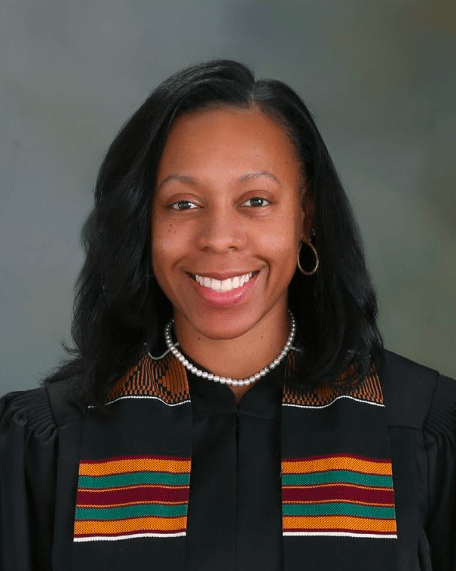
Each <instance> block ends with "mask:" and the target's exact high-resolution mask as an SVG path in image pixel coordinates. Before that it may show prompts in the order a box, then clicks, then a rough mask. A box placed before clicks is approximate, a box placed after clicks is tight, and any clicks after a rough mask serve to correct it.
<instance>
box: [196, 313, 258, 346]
mask: <svg viewBox="0 0 456 571" xmlns="http://www.w3.org/2000/svg"><path fill="white" fill-rule="evenodd" d="M255 323H256V320H250V319H249V320H247V319H245V320H242V321H241V320H240V319H239V317H237V318H230V317H228V316H227V317H226V319H224V318H223V317H220V316H218V317H217V318H212V319H211V318H210V319H207V320H204V321H199V323H197V322H195V323H194V327H195V329H196V330H197V331H199V332H200V333H201V334H203V335H204V336H205V337H207V338H209V339H217V340H220V341H221V340H226V341H228V340H230V339H237V338H238V337H241V336H242V335H244V334H245V333H247V331H249V330H250V329H251V328H252V327H253V326H254V325H255Z"/></svg>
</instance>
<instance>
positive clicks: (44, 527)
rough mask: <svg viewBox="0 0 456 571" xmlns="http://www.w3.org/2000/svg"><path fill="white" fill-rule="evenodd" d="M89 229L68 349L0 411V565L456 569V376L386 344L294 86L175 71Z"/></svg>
mask: <svg viewBox="0 0 456 571" xmlns="http://www.w3.org/2000/svg"><path fill="white" fill-rule="evenodd" d="M83 237H84V244H85V247H86V251H87V259H86V262H85V265H84V268H83V270H82V273H81V276H80V279H79V284H78V294H77V298H76V310H75V318H74V323H73V338H74V342H75V349H74V351H73V352H74V358H73V360H71V361H69V362H68V363H67V364H66V365H64V366H63V367H62V368H61V369H60V370H59V371H58V372H57V373H56V374H55V375H54V376H53V377H50V378H49V379H48V380H47V381H46V383H45V385H44V388H40V389H36V390H32V391H26V392H24V393H13V394H10V395H7V396H6V397H5V398H4V399H3V401H2V405H1V406H2V412H3V417H2V424H1V452H2V464H1V470H2V472H1V494H2V495H1V502H2V503H1V508H2V515H1V517H2V520H1V522H2V557H3V564H4V567H5V569H21V570H29V569H55V570H63V569H75V570H79V569H84V570H86V571H89V570H91V569H97V570H101V569H109V570H113V569H128V568H130V567H133V568H135V569H141V568H152V569H166V570H179V571H180V570H192V571H193V570H217V571H218V570H220V571H223V570H246V569H249V570H271V571H272V570H285V571H291V570H297V569H304V568H305V569H309V570H311V569H318V570H329V569H338V570H344V569H349V570H350V571H353V570H357V569H359V570H365V569H371V570H374V569H381V570H385V569H388V570H393V569H398V570H401V571H409V570H410V571H411V570H416V569H422V570H431V569H438V570H442V569H448V570H449V569H451V568H452V565H453V562H454V546H453V533H454V520H453V518H452V514H453V511H452V510H453V509H454V456H453V457H452V456H451V455H452V454H454V385H453V383H452V381H451V380H449V379H447V378H445V377H441V376H439V375H438V373H436V372H435V371H431V370H428V369H426V368H424V367H421V366H419V365H416V364H414V363H412V362H410V361H407V360H406V359H403V358H401V357H399V356H397V355H394V354H392V353H389V352H387V351H384V350H383V348H382V342H381V337H380V334H379V332H378V328H377V323H376V301H375V295H374V292H373V289H372V286H371V283H370V280H369V277H368V273H367V271H366V267H365V262H364V258H363V253H362V249H361V245H360V240H359V237H358V234H357V230H356V225H355V223H354V220H353V218H352V214H351V211H350V207H349V204H348V201H347V198H346V196H345V193H344V191H343V189H342V187H341V184H340V182H339V180H338V177H337V174H336V172H335V169H334V166H333V164H332V162H331V159H330V157H329V155H328V151H327V149H326V147H325V145H324V143H323V141H322V139H321V136H320V134H319V132H318V130H317V127H316V126H315V124H314V122H313V120H312V118H311V115H310V113H309V111H308V110H307V109H306V107H305V106H304V104H303V103H302V101H301V100H300V99H299V98H298V96H297V95H296V94H295V93H294V92H293V91H292V90H291V89H290V88H288V87H287V86H285V85H283V84H282V83H280V82H277V81H255V79H254V77H253V75H252V73H251V72H250V70H248V69H247V68H246V67H244V66H243V65H241V64H238V63H236V62H232V61H213V62H208V63H205V64H202V65H200V66H196V67H192V68H189V69H187V70H184V71H182V72H180V73H178V74H176V75H174V76H173V77H171V78H169V79H168V80H167V81H165V82H164V83H163V84H162V85H160V86H159V87H158V88H157V89H156V90H155V91H154V92H153V93H152V94H151V96H150V97H149V98H148V99H147V101H146V102H145V103H144V104H143V105H142V107H141V108H140V109H139V110H138V111H137V112H136V113H135V114H134V116H133V117H132V118H131V119H130V121H129V122H128V123H127V124H126V125H125V127H124V128H123V129H122V130H121V132H120V133H119V135H118V136H117V138H116V139H115V141H114V142H113V144H112V145H111V147H110V149H109V151H108V153H107V155H106V158H105V160H104V162H103V165H102V167H101V170H100V174H99V178H98V181H97V187H96V193H95V207H94V210H93V212H92V214H91V216H90V218H89V220H88V221H87V223H86V226H85V228H84V232H83ZM452 446H453V448H452Z"/></svg>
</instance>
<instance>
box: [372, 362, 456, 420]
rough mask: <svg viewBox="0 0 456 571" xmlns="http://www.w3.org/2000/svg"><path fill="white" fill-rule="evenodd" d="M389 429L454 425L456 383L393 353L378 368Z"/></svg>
mask: <svg viewBox="0 0 456 571" xmlns="http://www.w3.org/2000/svg"><path fill="white" fill-rule="evenodd" d="M379 377H380V381H381V385H382V389H383V394H384V400H385V407H386V414H387V418H388V424H389V425H390V426H403V427H408V428H416V429H419V430H423V429H424V428H426V427H428V426H430V427H431V428H436V429H438V428H439V426H440V425H441V428H442V429H448V428H451V425H452V424H454V414H455V406H456V404H455V402H456V382H455V381H454V380H453V379H450V378H448V377H445V376H443V375H440V374H439V372H438V371H435V370H433V369H430V368H428V367H425V366H423V365H419V364H418V363H415V362H414V361H411V360H409V359H406V358H405V357H401V356H400V355H397V354H395V353H392V352H390V351H385V352H384V359H383V363H382V364H381V365H380V367H379Z"/></svg>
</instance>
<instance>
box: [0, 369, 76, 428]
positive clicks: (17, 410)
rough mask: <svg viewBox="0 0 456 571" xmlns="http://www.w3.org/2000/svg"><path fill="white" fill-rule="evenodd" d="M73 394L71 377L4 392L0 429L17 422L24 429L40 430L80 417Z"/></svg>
mask: <svg viewBox="0 0 456 571" xmlns="http://www.w3.org/2000/svg"><path fill="white" fill-rule="evenodd" d="M75 394H76V390H75V380H74V379H65V380H62V381H58V382H55V383H50V384H46V385H45V386H43V387H39V388H36V389H30V390H26V391H16V392H11V393H8V394H7V395H5V396H4V397H2V398H1V399H0V431H1V432H4V431H6V430H7V429H8V427H11V425H18V426H20V427H22V429H23V430H25V431H26V432H27V433H30V432H33V433H43V432H49V431H52V430H54V429H57V428H58V427H60V426H62V425H65V424H68V423H70V422H74V421H77V420H80V419H81V418H82V414H83V413H82V410H81V409H80V408H79V406H78V405H77V399H76V398H75Z"/></svg>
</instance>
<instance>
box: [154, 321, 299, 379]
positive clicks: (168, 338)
mask: <svg viewBox="0 0 456 571" xmlns="http://www.w3.org/2000/svg"><path fill="white" fill-rule="evenodd" d="M288 313H289V314H290V319H291V327H290V333H289V335H288V339H287V342H286V344H285V346H284V347H283V349H282V351H281V352H280V353H279V355H278V356H277V357H276V358H275V359H274V360H273V361H272V362H271V363H270V364H269V365H267V366H266V367H264V369H261V371H259V372H258V373H256V374H255V375H252V376H251V377H249V378H247V379H240V380H237V379H236V380H235V379H231V378H230V377H220V376H219V375H213V374H212V373H209V372H207V371H201V369H198V367H196V366H195V365H193V364H192V363H190V361H189V360H188V359H186V358H185V356H184V355H183V354H182V353H181V352H180V351H179V349H177V347H176V345H174V343H173V341H172V339H171V333H170V332H171V327H172V325H173V324H174V319H171V320H170V321H169V323H168V324H167V325H166V327H165V342H166V346H167V347H168V349H169V351H170V352H171V354H172V355H174V356H175V357H176V359H178V360H179V362H181V363H182V365H183V366H184V367H185V368H186V369H187V370H188V371H190V372H191V373H193V374H195V375H196V376H197V377H202V378H204V379H208V380H210V381H212V380H213V381H215V382H220V383H222V384H228V385H233V386H236V387H238V386H245V385H249V384H251V383H253V382H255V381H257V380H258V379H260V378H262V377H264V376H265V375H266V374H267V373H269V371H271V370H272V369H275V368H276V367H277V365H279V364H280V362H281V361H282V359H283V358H284V357H285V356H286V355H287V353H288V351H289V350H290V349H291V348H292V345H293V341H294V336H295V333H296V321H295V319H294V317H293V315H292V314H291V312H288ZM178 344H179V343H178Z"/></svg>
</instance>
